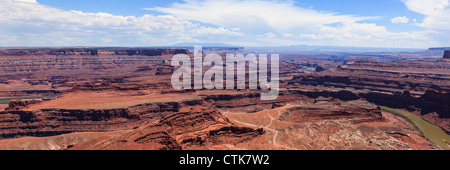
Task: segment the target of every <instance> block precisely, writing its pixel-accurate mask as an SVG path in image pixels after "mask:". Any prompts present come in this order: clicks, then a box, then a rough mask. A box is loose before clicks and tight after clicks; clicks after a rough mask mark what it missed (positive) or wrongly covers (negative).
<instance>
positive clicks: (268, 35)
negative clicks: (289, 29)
mask: <svg viewBox="0 0 450 170" xmlns="http://www.w3.org/2000/svg"><path fill="white" fill-rule="evenodd" d="M263 37H266V38H275V37H277V35H276V34H274V33H273V32H268V33H266V34H264V35H263Z"/></svg>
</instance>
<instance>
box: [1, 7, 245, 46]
mask: <svg viewBox="0 0 450 170" xmlns="http://www.w3.org/2000/svg"><path fill="white" fill-rule="evenodd" d="M0 22H1V23H2V24H1V26H0V34H3V35H11V36H13V37H16V41H7V40H6V39H1V40H0V45H2V46H13V45H20V46H23V45H57V46H60V45H102V46H103V45H128V46H133V45H170V44H174V43H176V41H177V40H180V39H182V38H181V37H183V38H185V39H195V37H192V36H196V33H200V32H201V33H202V34H203V35H205V34H208V33H209V34H226V35H229V36H236V35H239V34H240V33H239V32H237V31H232V30H229V29H226V28H224V27H219V28H215V27H199V25H198V24H194V23H192V22H189V21H186V20H184V19H180V18H176V17H174V16H171V15H157V16H156V15H144V16H141V17H136V16H120V15H113V14H109V13H102V12H99V13H86V12H82V11H74V10H71V11H65V10H60V9H56V8H53V7H49V6H46V5H41V4H38V3H37V2H36V1H35V0H0ZM68 40H70V41H68Z"/></svg>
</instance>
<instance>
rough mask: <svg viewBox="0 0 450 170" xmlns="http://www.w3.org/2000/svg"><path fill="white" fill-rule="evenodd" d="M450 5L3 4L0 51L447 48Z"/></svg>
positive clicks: (68, 0) (331, 1) (333, 0)
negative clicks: (184, 46)
mask: <svg viewBox="0 0 450 170" xmlns="http://www.w3.org/2000/svg"><path fill="white" fill-rule="evenodd" d="M449 1H450V0H95V1H92V0H63V1H61V0H0V46H6V47H11V46H97V47H99V46H100V47H102V46H105V47H106V46H129V47H138V46H139V47H143V46H168V45H173V44H183V43H186V44H193V43H194V44H195V43H198V44H215V43H221V44H230V45H240V46H289V45H314V46H358V47H393V48H424V49H425V48H429V47H438V46H439V47H441V46H450V3H449Z"/></svg>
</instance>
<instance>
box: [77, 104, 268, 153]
mask: <svg viewBox="0 0 450 170" xmlns="http://www.w3.org/2000/svg"><path fill="white" fill-rule="evenodd" d="M262 134H264V130H263V129H262V128H261V129H252V128H247V127H238V126H235V125H233V123H231V122H230V121H229V120H228V119H227V118H226V117H224V116H223V115H222V114H221V113H219V112H218V111H217V110H214V109H208V108H205V107H198V106H197V107H187V108H183V109H182V110H180V111H179V112H178V113H174V114H171V115H167V116H165V117H163V118H162V119H161V120H160V121H159V122H158V123H151V124H147V125H143V126H140V127H137V128H136V129H135V130H134V131H132V132H130V133H127V134H124V135H123V136H121V137H119V138H113V139H110V140H94V141H90V142H86V143H82V144H78V145H75V146H74V147H72V148H70V149H75V150H81V149H89V150H92V149H94V150H100V149H102V150H103V149H106V150H107V149H113V150H115V149H128V150H129V149H138V150H141V149H151V150H180V149H212V148H215V147H220V146H221V145H236V144H239V143H243V142H247V141H249V140H253V139H254V138H257V137H259V136H260V135H262Z"/></svg>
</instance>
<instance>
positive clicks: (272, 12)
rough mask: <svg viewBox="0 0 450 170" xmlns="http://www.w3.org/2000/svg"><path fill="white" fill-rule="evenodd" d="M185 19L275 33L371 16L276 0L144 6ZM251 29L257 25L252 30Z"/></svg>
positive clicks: (190, 1)
mask: <svg viewBox="0 0 450 170" xmlns="http://www.w3.org/2000/svg"><path fill="white" fill-rule="evenodd" d="M147 9H148V10H156V11H159V12H164V13H167V14H170V15H174V16H177V17H180V18H184V19H187V20H194V21H200V22H204V23H211V24H214V25H219V26H223V27H228V28H234V27H238V28H241V29H242V30H247V31H250V30H253V31H261V33H263V32H267V31H268V30H276V31H279V32H282V31H289V30H293V29H298V28H306V29H309V28H311V27H319V26H321V25H324V24H333V23H348V22H357V21H362V20H366V19H371V18H374V17H356V16H352V15H338V14H334V13H330V12H319V11H315V10H311V9H306V8H300V7H297V6H295V5H294V4H293V2H291V1H280V0H277V1H275V0H259V1H256V0H227V1H222V0H185V1H184V3H174V4H173V5H172V6H170V7H156V8H147ZM254 28H258V29H257V30H255V29H254Z"/></svg>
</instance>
